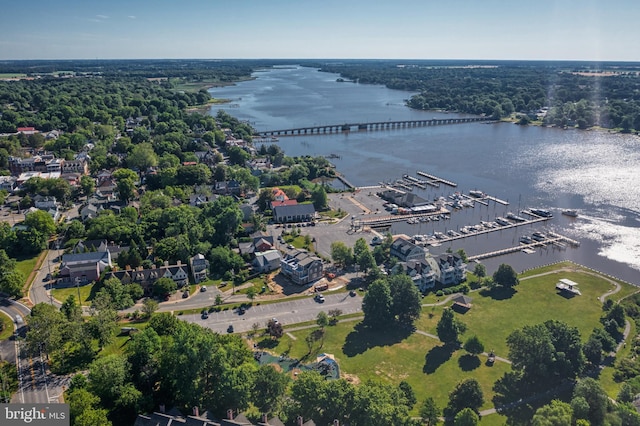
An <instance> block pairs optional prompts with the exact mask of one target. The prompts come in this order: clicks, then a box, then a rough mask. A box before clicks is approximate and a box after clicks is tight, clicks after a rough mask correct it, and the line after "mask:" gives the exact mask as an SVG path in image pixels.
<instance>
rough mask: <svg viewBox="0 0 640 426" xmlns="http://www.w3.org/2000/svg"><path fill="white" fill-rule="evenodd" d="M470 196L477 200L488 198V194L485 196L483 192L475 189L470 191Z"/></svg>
mask: <svg viewBox="0 0 640 426" xmlns="http://www.w3.org/2000/svg"><path fill="white" fill-rule="evenodd" d="M469 195H471V196H472V197H476V198H484V197H486V196H487V194H485V193H484V192H482V191H477V190H475V189H472V190H471V191H469Z"/></svg>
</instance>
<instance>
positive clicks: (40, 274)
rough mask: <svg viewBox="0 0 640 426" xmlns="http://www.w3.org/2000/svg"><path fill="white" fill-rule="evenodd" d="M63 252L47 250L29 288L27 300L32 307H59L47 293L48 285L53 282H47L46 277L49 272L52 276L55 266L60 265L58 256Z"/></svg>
mask: <svg viewBox="0 0 640 426" xmlns="http://www.w3.org/2000/svg"><path fill="white" fill-rule="evenodd" d="M63 252H64V250H48V251H47V255H46V258H45V260H44V262H42V266H41V267H40V269H38V270H37V271H36V276H35V278H34V279H33V283H32V284H31V287H30V288H29V300H31V303H33V304H34V305H35V304H38V303H53V304H54V305H56V306H57V307H60V303H58V302H56V301H55V300H54V299H52V298H51V295H50V292H49V285H50V284H52V283H53V281H47V280H46V277H47V274H49V272H51V273H52V274H53V271H54V270H55V267H56V265H59V263H60V256H62V253H63Z"/></svg>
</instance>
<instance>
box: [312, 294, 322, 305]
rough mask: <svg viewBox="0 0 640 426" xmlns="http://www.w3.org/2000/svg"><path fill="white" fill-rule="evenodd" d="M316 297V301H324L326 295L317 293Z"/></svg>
mask: <svg viewBox="0 0 640 426" xmlns="http://www.w3.org/2000/svg"><path fill="white" fill-rule="evenodd" d="M314 299H315V300H316V302H318V303H324V296H323V295H322V294H320V293H318V294H316V295H315V297H314Z"/></svg>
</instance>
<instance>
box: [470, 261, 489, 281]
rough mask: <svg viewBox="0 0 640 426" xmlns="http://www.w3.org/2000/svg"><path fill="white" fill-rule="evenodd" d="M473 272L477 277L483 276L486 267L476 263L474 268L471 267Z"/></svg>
mask: <svg viewBox="0 0 640 426" xmlns="http://www.w3.org/2000/svg"><path fill="white" fill-rule="evenodd" d="M473 274H474V275H475V276H476V277H478V278H484V277H486V276H487V267H486V266H484V265H483V264H482V263H476V266H475V268H473Z"/></svg>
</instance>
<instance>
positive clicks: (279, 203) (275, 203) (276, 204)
mask: <svg viewBox="0 0 640 426" xmlns="http://www.w3.org/2000/svg"><path fill="white" fill-rule="evenodd" d="M297 204H298V201H297V200H289V199H287V200H283V201H280V200H273V201H272V202H271V210H273V209H274V208H276V207H280V206H295V205H297Z"/></svg>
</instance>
